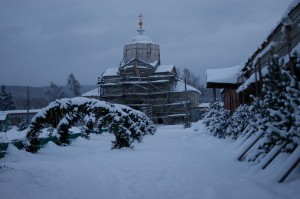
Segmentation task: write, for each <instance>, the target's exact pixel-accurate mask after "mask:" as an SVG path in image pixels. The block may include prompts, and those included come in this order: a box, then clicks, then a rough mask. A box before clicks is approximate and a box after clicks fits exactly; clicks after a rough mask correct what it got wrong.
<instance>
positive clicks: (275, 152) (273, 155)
mask: <svg viewBox="0 0 300 199" xmlns="http://www.w3.org/2000/svg"><path fill="white" fill-rule="evenodd" d="M283 145H284V144H281V145H276V146H274V147H273V148H272V150H271V151H270V152H269V153H268V154H267V155H266V156H265V157H264V158H263V159H262V161H261V162H260V165H261V168H262V169H265V168H267V167H268V166H269V164H270V163H271V162H272V161H273V160H274V159H275V158H276V157H277V156H278V155H279V154H280V152H281V148H282V147H283Z"/></svg>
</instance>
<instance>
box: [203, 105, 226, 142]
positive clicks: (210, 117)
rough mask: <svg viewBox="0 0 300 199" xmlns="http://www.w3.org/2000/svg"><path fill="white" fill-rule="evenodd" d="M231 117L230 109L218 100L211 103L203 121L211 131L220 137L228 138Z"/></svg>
mask: <svg viewBox="0 0 300 199" xmlns="http://www.w3.org/2000/svg"><path fill="white" fill-rule="evenodd" d="M229 117H230V111H229V110H226V109H224V108H223V107H222V106H221V103H220V102H219V101H216V102H213V103H211V104H210V106H209V108H208V112H207V115H206V116H205V117H204V121H203V122H204V124H205V126H206V129H207V131H208V132H209V133H211V134H212V135H214V136H216V137H219V138H226V137H227V134H226V129H227V127H228V124H229V123H228V119H229Z"/></svg>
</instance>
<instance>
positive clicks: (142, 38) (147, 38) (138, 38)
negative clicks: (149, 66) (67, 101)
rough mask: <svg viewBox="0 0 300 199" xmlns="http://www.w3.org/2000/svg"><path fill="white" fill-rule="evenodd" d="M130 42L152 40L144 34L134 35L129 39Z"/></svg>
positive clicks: (150, 42)
mask: <svg viewBox="0 0 300 199" xmlns="http://www.w3.org/2000/svg"><path fill="white" fill-rule="evenodd" d="M130 43H131V44H136V43H142V44H153V41H152V40H151V39H150V38H149V37H148V36H146V35H136V36H134V37H133V38H132V39H131V42H130Z"/></svg>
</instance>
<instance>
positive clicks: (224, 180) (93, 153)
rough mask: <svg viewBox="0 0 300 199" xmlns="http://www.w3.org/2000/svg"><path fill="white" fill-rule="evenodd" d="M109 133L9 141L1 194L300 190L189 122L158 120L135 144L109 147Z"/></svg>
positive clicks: (200, 194)
mask: <svg viewBox="0 0 300 199" xmlns="http://www.w3.org/2000/svg"><path fill="white" fill-rule="evenodd" d="M194 125H195V124H194ZM112 138H113V137H112V136H111V135H109V134H107V133H104V134H102V135H92V136H91V139H90V140H86V139H83V138H77V139H76V140H74V141H73V142H72V144H71V145H70V146H68V147H59V146H56V145H55V144H54V143H52V142H50V143H48V144H47V145H46V146H45V148H43V149H41V150H40V151H39V152H38V153H37V154H31V153H27V152H25V151H23V150H21V151H20V150H17V149H16V148H15V147H13V146H12V145H10V146H9V148H8V153H9V154H7V155H6V156H5V158H3V159H1V160H0V167H1V168H0V172H1V175H0V193H1V198H3V199H4V198H5V199H18V198H31V199H41V198H42V199H52V198H65V199H69V198H89V199H93V198H96V199H99V198H105V199H119V198H120V199H125V198H128V199H135V198H136V199H141V198H143V199H154V198H155V199H165V198H172V199H182V198H186V199H193V198H194V199H198V198H201V199H220V198H222V199H241V198H243V199H248V198H249V199H252V198H256V199H271V198H272V199H273V198H275V199H276V198H277V199H279V198H282V199H284V198H294V199H296V198H299V196H300V189H299V185H300V180H299V178H296V179H295V178H294V179H290V180H289V181H288V182H287V183H282V184H278V183H276V182H274V180H273V179H272V177H271V176H272V175H271V174H272V172H273V171H271V170H270V171H268V169H267V170H260V169H258V168H257V167H254V166H251V165H249V164H248V163H245V162H238V161H237V160H235V159H234V158H233V157H234V153H235V152H236V149H235V148H234V144H232V143H231V142H229V141H228V140H222V139H217V138H215V137H213V136H210V135H208V134H207V133H205V131H204V128H203V126H202V125H200V124H198V125H195V126H194V127H193V128H189V129H183V127H182V126H181V125H174V126H160V127H158V131H157V133H156V134H155V135H154V136H146V137H145V138H144V141H143V143H139V144H136V145H135V148H134V149H121V150H110V149H109V148H110V144H111V143H110V141H111V140H112ZM281 163H282V162H281ZM278 165H280V164H278ZM278 165H277V166H278ZM297 172H298V174H299V170H298V171H297Z"/></svg>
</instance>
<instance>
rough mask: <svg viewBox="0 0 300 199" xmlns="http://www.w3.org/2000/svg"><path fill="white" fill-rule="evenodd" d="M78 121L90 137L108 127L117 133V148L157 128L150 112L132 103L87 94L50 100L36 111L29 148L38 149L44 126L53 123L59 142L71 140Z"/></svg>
mask: <svg viewBox="0 0 300 199" xmlns="http://www.w3.org/2000/svg"><path fill="white" fill-rule="evenodd" d="M78 123H79V124H82V125H83V132H82V135H83V136H84V137H89V134H90V133H91V132H98V133H101V131H102V128H103V127H107V128H108V129H109V132H110V133H113V134H114V135H115V137H116V140H115V141H113V142H112V148H113V149H116V148H122V147H130V146H131V144H132V143H133V142H134V141H137V142H140V141H141V140H142V138H143V136H144V135H146V134H153V133H154V132H155V130H156V129H155V126H154V125H153V123H152V121H151V120H150V119H149V118H148V117H147V116H146V115H144V114H143V113H141V112H139V111H136V110H134V109H132V108H130V107H127V106H124V105H118V104H111V103H107V102H104V101H99V100H96V99H87V98H83V97H76V98H70V99H67V98H65V99H61V100H56V101H54V102H52V103H50V104H49V105H48V106H47V107H46V108H44V109H42V110H41V111H40V112H39V113H38V114H37V115H35V117H34V118H33V119H32V124H31V125H30V126H29V128H28V132H27V139H28V140H29V143H28V144H27V146H26V149H27V150H28V151H31V152H36V151H37V150H38V149H39V147H40V146H39V134H40V131H41V129H43V128H49V127H51V128H55V129H57V132H58V144H60V145H66V144H69V143H70V140H69V129H70V128H71V127H72V126H75V125H76V124H78Z"/></svg>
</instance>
